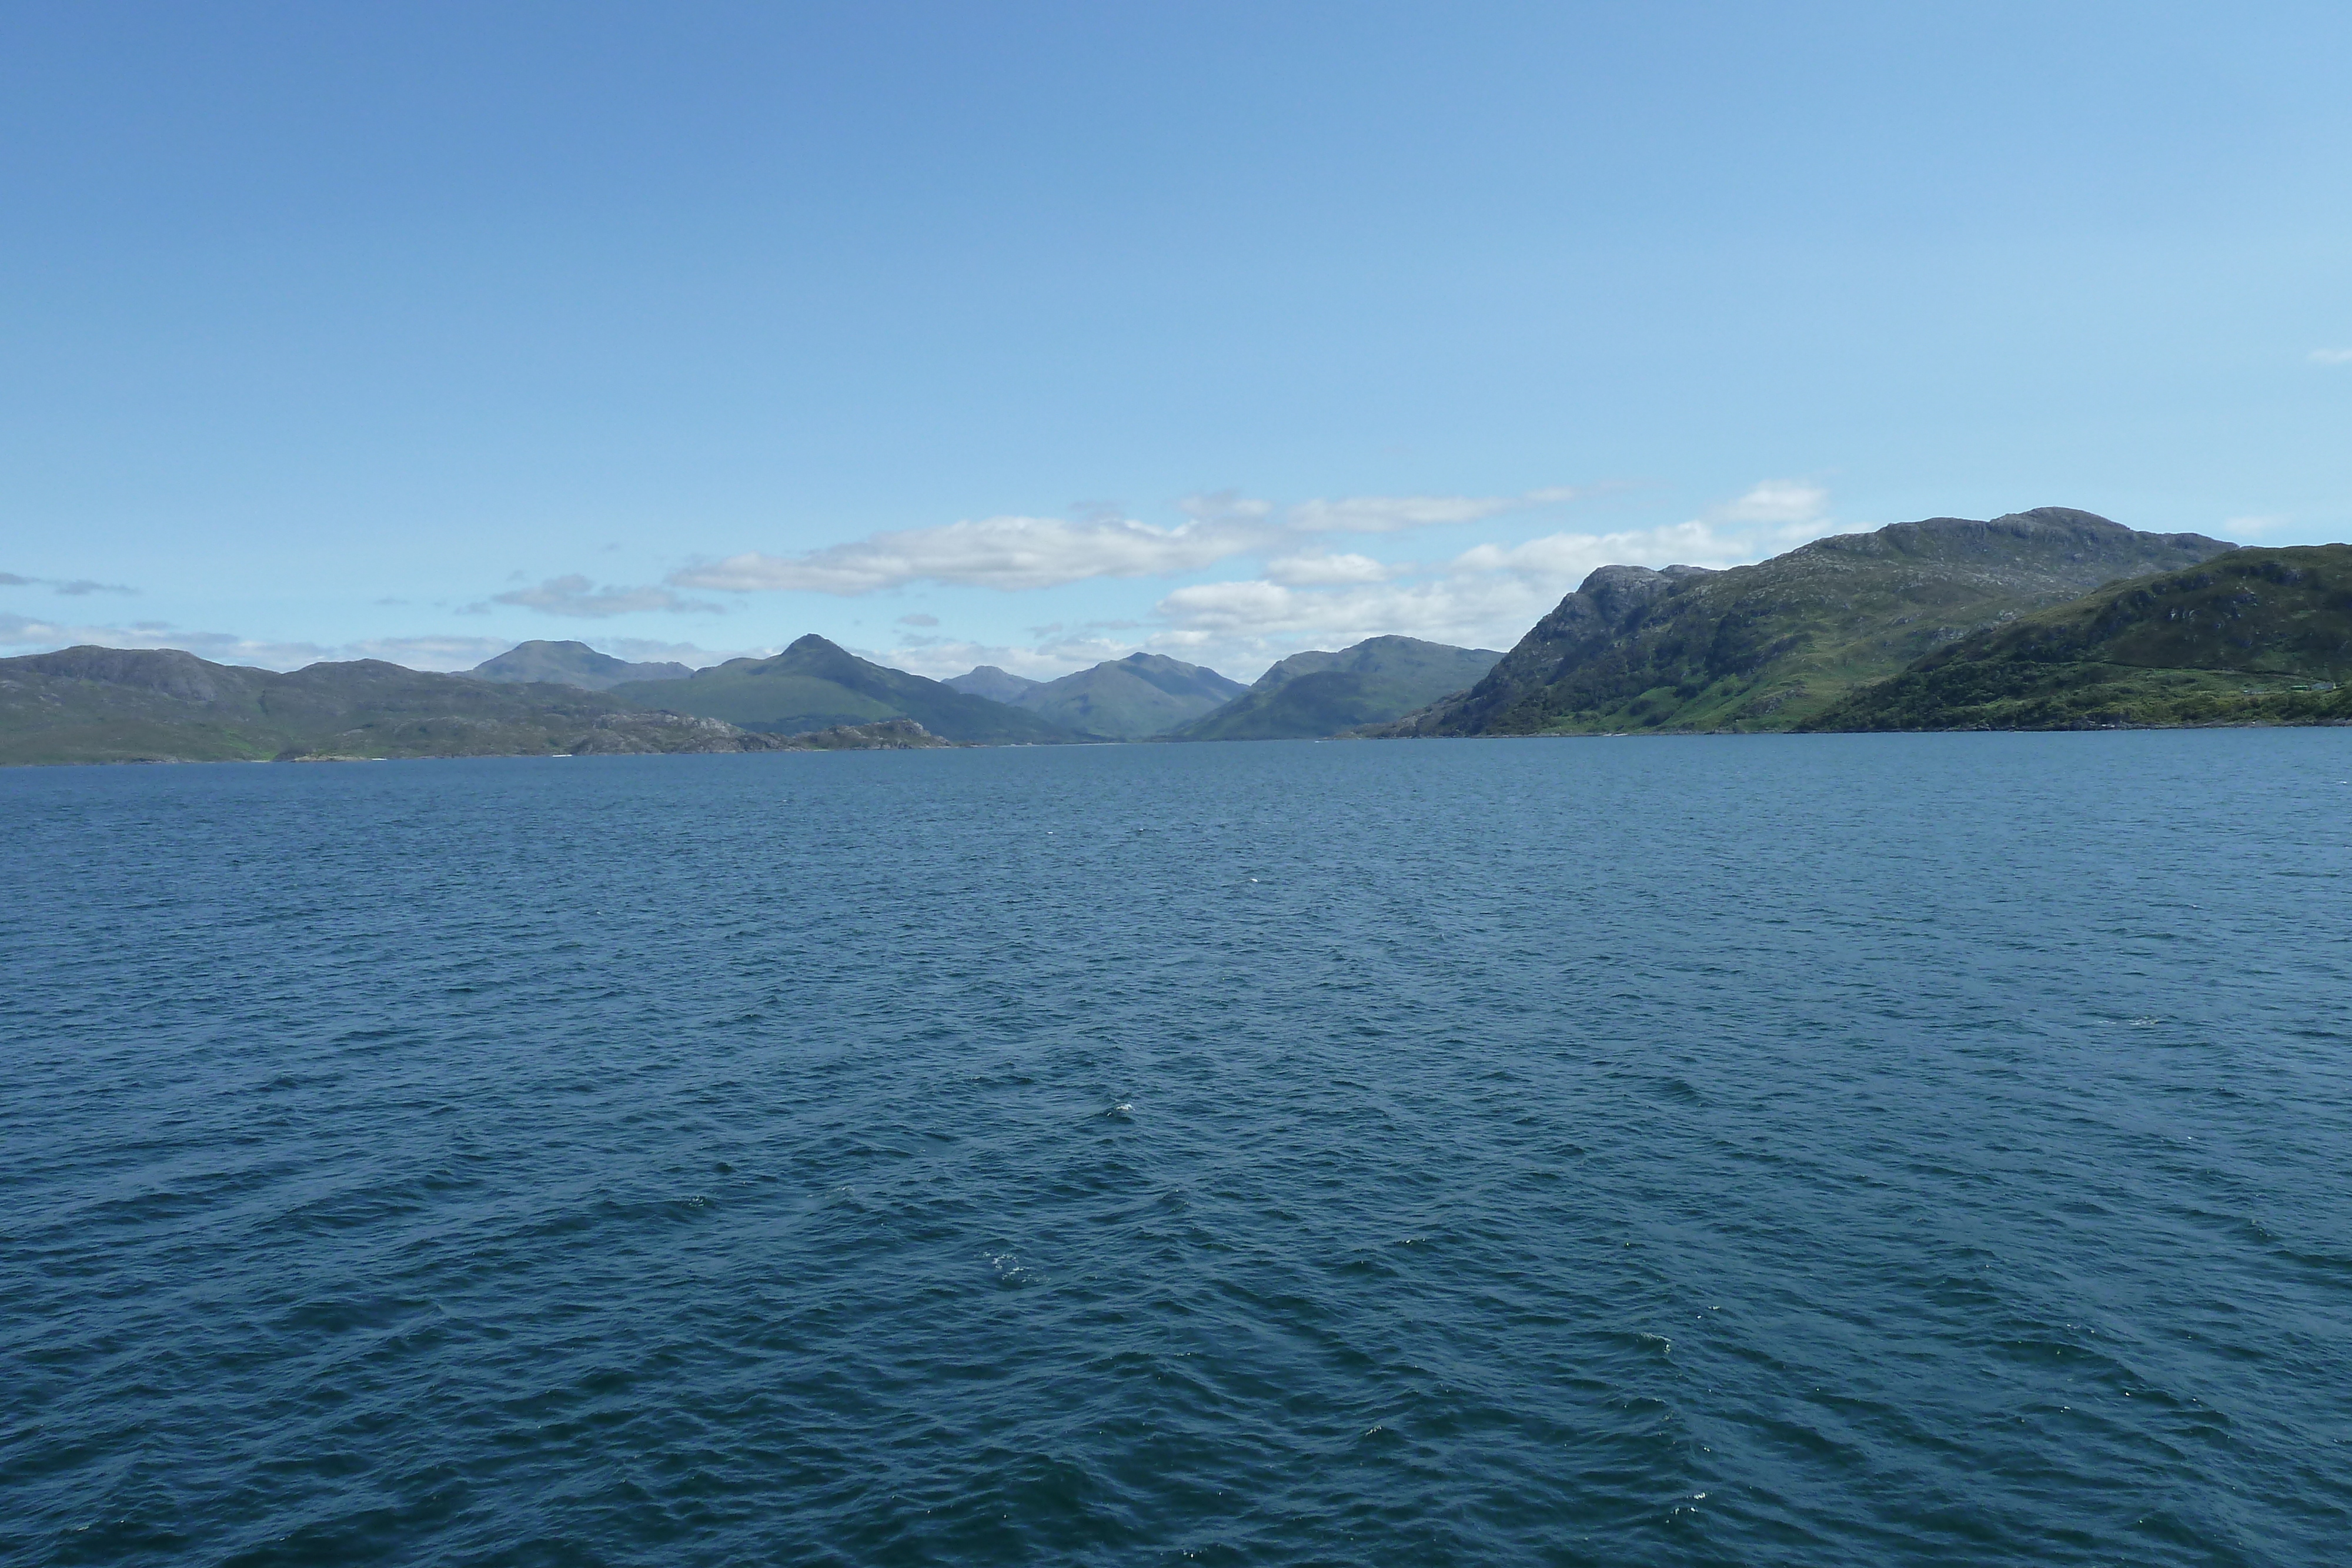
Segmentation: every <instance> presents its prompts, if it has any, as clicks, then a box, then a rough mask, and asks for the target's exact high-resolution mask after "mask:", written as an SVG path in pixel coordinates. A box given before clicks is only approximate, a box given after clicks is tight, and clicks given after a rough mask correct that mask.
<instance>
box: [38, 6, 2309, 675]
mask: <svg viewBox="0 0 2352 1568" xmlns="http://www.w3.org/2000/svg"><path fill="white" fill-rule="evenodd" d="M5 28H6V33H7V37H8V45H7V47H6V48H5V49H0V139H5V141H0V145H5V149H6V155H5V158H4V159H0V238H4V239H5V243H0V415H5V417H0V653H22V652H32V651H36V650H37V649H40V648H45V647H53V646H59V645H63V644H65V643H72V642H85V641H95V642H106V643H116V644H119V645H127V644H143V645H166V646H181V647H188V648H192V649H194V650H195V651H196V652H199V653H205V654H206V655H207V656H209V657H215V658H228V659H232V660H236V661H241V662H250V663H257V664H272V665H279V666H290V665H294V664H303V663H307V662H309V661H310V660H312V659H316V658H321V657H350V656H354V655H356V654H360V653H372V654H375V655H378V656H383V657H388V658H393V659H396V660H398V661H400V662H402V663H406V664H415V665H417V666H419V667H426V668H453V667H463V666H465V665H467V664H472V663H474V662H476V661H477V660H478V659H479V658H481V657H483V656H485V655H486V654H487V653H490V652H494V651H496V650H497V649H499V648H503V647H505V646H507V645H509V644H510V643H513V642H516V641H519V640H520V639H522V638H526V637H579V638H582V639H583V640H585V641H588V642H590V643H595V644H596V645H598V646H600V647H604V648H608V649H611V650H614V651H616V652H620V653H627V654H633V655H635V656H664V657H667V656H685V657H687V658H688V659H689V661H691V662H701V663H708V662H710V661H711V660H713V659H715V658H717V657H718V656H720V655H722V654H726V653H737V652H743V651H762V650H767V649H772V648H775V647H779V646H781V645H782V644H783V643H787V642H789V641H790V640H791V639H792V638H793V637H795V636H797V635H799V634H801V633H802V632H812V631H813V632H822V633H824V635H826V636H829V637H832V638H834V639H835V640H837V641H839V642H842V643H845V644H848V645H850V646H852V647H855V648H857V649H859V650H861V651H864V652H867V653H873V654H877V655H879V656H883V657H886V658H887V659H888V660H889V662H892V663H895V664H902V665H904V666H905V667H908V668H911V669H917V670H919V671H921V672H923V673H925V674H950V673H953V672H954V671H956V670H960V669H962V668H966V667H969V666H970V665H971V664H974V663H980V662H987V663H995V664H1004V665H1006V666H1007V667H1010V668H1013V669H1018V670H1022V671H1024V673H1027V674H1040V675H1042V674H1055V673H1059V672H1061V671H1064V670H1067V669H1070V668H1074V667H1076V666H1077V665H1079V664H1086V663H1091V662H1092V661H1093V660H1095V659H1097V658H1101V657H1107V656H1113V655H1116V654H1118V653H1125V652H1127V651H1129V650H1131V649H1133V648H1137V647H1150V648H1154V649H1157V650H1160V651H1163V652H1168V653H1175V654H1177V655H1178V656H1181V657H1188V658H1192V659H1195V660H1197V661H1200V662H1205V663H1209V664H1215V665H1216V666H1217V667H1219V668H1221V669H1223V670H1225V671H1226V672H1227V673H1229V674H1236V675H1242V676H1247V675H1251V674H1255V672H1256V671H1257V670H1258V669H1259V668H1262V667H1263V666H1264V664H1265V663H1267V662H1268V661H1270V660H1271V659H1272V658H1275V657H1278V656H1279V655H1280V654H1281V653H1285V652H1287V651H1291V650H1293V649H1297V648H1301V647H1313V646H1322V647H1330V646H1338V645H1340V644H1343V643H1348V642H1352V641H1355V640H1357V639H1358V638H1360V637H1362V636H1366V635H1370V634H1374V633H1377V632H1404V633H1408V634H1412V635H1420V636H1428V637H1434V638H1438V639H1440V640H1444V641H1449V642H1464V643H1483V644H1485V645H1487V646H1496V647H1501V646H1507V645H1508V643H1510V641H1512V640H1513V639H1515V638H1516V637H1517V635H1518V634H1519V632H1522V631H1524V630H1525V629H1526V627H1527V626H1528V624H1529V623H1530V622H1532V621H1533V620H1534V619H1535V618H1536V616H1537V615H1538V614H1539V613H1540V612H1542V611H1543V610H1544V609H1546V608H1549V605H1550V604H1551V603H1552V602H1553V601H1556V600H1557V599H1558V598H1559V595H1560V594H1561V593H1562V592H1564V591H1567V590H1568V589H1569V588H1571V587H1573V586H1574V584H1575V582H1576V581H1577V580H1579V579H1580V577H1581V576H1582V575H1583V573H1584V572H1585V571H1586V570H1590V569H1591V567H1592V566H1594V565H1598V564H1601V563H1602V562H1604V561H1608V560H1633V561H1641V562H1645V563H1648V564H1654V565H1656V564H1664V563H1666V562H1668V561H1672V560H1690V561H1696V562H1700V563H1703V564H1717V565H1720V564H1727V563H1729V562H1732V561H1736V560H1741V559H1755V558H1757V557H1759V556H1760V555H1764V554H1769V553H1773V552H1775V551H1777V550H1780V549H1786V548H1788V547H1789V546H1790V545H1791V544H1793V543H1796V542H1799V541H1800V540H1801V539H1803V538H1811V537H1814V536H1816V535H1819V534H1822V533H1827V532H1843V531H1848V530H1852V529H1855V528H1867V527H1874V526H1876V525H1878V524H1881V523H1885V522H1890V521H1895V520H1897V519H1902V518H1911V517H1929V516H1936V515H1939V514H1954V515H1959V516H1969V517H1986V516H1991V515H1994V514H1997V513H2000V512H2003V511H2010V510H2015V509H2019V508H2022V507H2031V506H2037V505H2045V504H2058V505H2069V506H2079V507H2088V508H2091V509H2093V510H2095V511H2099V512H2102V513H2104V514H2105V515H2107V516H2110V517H2115V518H2116V520H2118V521H2121V522H2125V523H2128V524H2131V525H2133V526H2135V527H2138V528H2156V529H2165V530H2174V529H2196V530H2198V531H2200V532H2205V533H2212V534H2219V535H2222V536H2224V537H2228V538H2237V539H2241V540H2242V541H2245V542H2249V543H2266V544H2278V543H2305V542H2316V541H2320V540H2327V539H2340V538H2347V537H2352V439H2347V436H2352V430H2347V423H2352V419H2347V416H2352V90H2347V65H2348V64H2352V7H2346V6H2345V5H2341V4H2340V0H2338V3H2334V4H2326V5H2318V4H2314V5H2294V4H2280V5H2236V6H2223V5H2193V6H2192V5H2149V4H2137V5H2066V4H2049V3H2044V4H2040V5H2000V4H1969V5H1900V6H1895V5H1883V4H1871V5H1803V4H1775V5H1764V4H1757V5H1728V4H1715V5H1681V4H1674V3H1671V0H1668V3H1646V4H1623V5H1574V4H1559V3H1555V4H1549V5H1477V4H1454V5H1388V4H1379V3H1355V4H1344V5H1341V4H1334V5H1322V4H1280V3H1268V0H1258V3H1255V4H1251V5H1224V4H1219V3H1213V0H1188V3H1186V4H1182V5H1158V4H1150V3H1140V0H1122V3H1120V4H1117V5H1109V4H1100V5H1031V4H978V3H971V0H961V3H956V4H944V3H942V4H894V3H890V0H881V3H877V4H866V5H856V6H846V5H822V6H819V5H781V4H762V5H732V4H684V5H650V4H647V5H601V4H593V3H582V0H567V3H565V4H561V5H536V4H496V3H490V4H484V3H481V0H474V3H470V4H463V5H438V4H420V3H404V4H401V5H378V6H321V5H314V4H307V3H306V4H285V5H241V4H230V3H214V4H207V5H202V6H190V5H176V4H96V5H68V4H63V3H54V4H19V5H12V6H10V7H9V8H8V9H7V11H6V13H5ZM682 650H683V652H681V651H682Z"/></svg>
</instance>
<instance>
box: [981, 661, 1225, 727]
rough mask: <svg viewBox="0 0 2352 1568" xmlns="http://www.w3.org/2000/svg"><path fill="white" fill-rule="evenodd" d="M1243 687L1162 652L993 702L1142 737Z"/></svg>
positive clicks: (1203, 710) (1206, 708)
mask: <svg viewBox="0 0 2352 1568" xmlns="http://www.w3.org/2000/svg"><path fill="white" fill-rule="evenodd" d="M980 673H981V672H980V671H978V670H974V671H972V672H971V674H969V675H963V676H960V677H958V678H959V679H961V680H966V681H968V680H971V678H972V676H973V675H978V674H980ZM996 674H998V675H1001V676H1003V678H1004V679H1005V680H1017V679H1019V677H1018V676H1014V675H1004V672H1003V671H1002V670H999V671H997V672H996ZM992 684H993V683H992ZM1247 689H1248V688H1247V687H1245V686H1244V685H1242V684H1241V683H1240V682H1239V681H1232V680H1227V679H1226V678H1225V677H1224V676H1223V675H1221V674H1217V672H1216V671H1214V670H1212V669H1208V668H1205V667H1204V666H1202V665H1200V664H1185V663H1184V662H1183V661H1181V659H1171V658H1169V657H1168V656H1167V655H1166V654H1164V653H1129V655H1128V656H1127V657H1126V658H1124V659H1114V660H1111V661H1109V662H1108V663H1105V664H1097V665H1095V666H1094V667H1093V668H1092V669H1087V670H1080V671H1079V672H1078V673H1077V674H1074V675H1064V676H1063V677H1062V678H1061V679H1060V680H1058V681H1045V682H1042V683H1032V684H1031V685H1029V686H1028V688H1027V689H1026V690H1024V691H1021V692H1018V693H1016V694H1014V695H1013V696H1011V697H1006V698H1000V699H998V700H1000V701H1006V702H1010V703H1012V704H1013V706H1016V707H1020V708H1025V709H1026V710H1028V711H1029V712H1031V713H1034V714H1036V715H1038V716H1041V717H1044V718H1047V719H1051V720H1052V721H1053V722H1054V723H1055V724H1058V725H1060V726H1062V727H1064V728H1066V729H1072V730H1076V731H1078V732H1079V733H1081V734H1085V735H1098V736H1101V737H1104V738H1106V739H1109V740H1145V739H1149V738H1150V737H1152V736H1155V735H1165V734H1167V733H1168V732H1169V731H1170V730H1171V729H1174V728H1175V727H1177V726H1179V725H1181V724H1182V723H1184V722H1185V721H1186V720H1187V719H1192V718H1198V717H1199V716H1201V715H1202V714H1205V713H1208V712H1210V711H1211V710H1213V709H1214V708H1217V707H1219V706H1223V704H1225V703H1227V702H1229V701H1231V700H1232V699H1233V698H1234V697H1237V696H1239V695H1241V694H1242V693H1243V692H1244V691H1246V690H1247Z"/></svg>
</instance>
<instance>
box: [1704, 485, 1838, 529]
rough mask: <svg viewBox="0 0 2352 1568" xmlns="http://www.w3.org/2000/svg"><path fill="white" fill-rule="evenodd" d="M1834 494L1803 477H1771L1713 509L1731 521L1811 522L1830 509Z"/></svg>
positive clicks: (1712, 514) (1716, 515)
mask: <svg viewBox="0 0 2352 1568" xmlns="http://www.w3.org/2000/svg"><path fill="white" fill-rule="evenodd" d="M1829 504H1830V493H1829V492H1828V491H1827V490H1824V489H1822V487H1821V486H1818V485H1809V484H1807V483H1806V482H1805V481H1803V480H1802V479H1767V480H1764V481H1763V482H1762V483H1761V484H1758V485H1755V486H1750V487H1749V488H1748V493H1747V494H1746V495H1744V496H1742V497H1739V498H1738V500H1736V501H1728V502H1726V503H1725V504H1724V505H1722V506H1720V507H1714V508H1712V509H1710V510H1709V511H1708V513H1707V516H1708V517H1714V518H1716V519H1717V520H1719V521H1722V522H1727V523H1810V522H1812V521H1813V520H1814V519H1816V518H1818V517H1821V515H1822V513H1823V512H1824V511H1826V510H1828V508H1829Z"/></svg>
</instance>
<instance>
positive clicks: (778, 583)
mask: <svg viewBox="0 0 2352 1568" xmlns="http://www.w3.org/2000/svg"><path fill="white" fill-rule="evenodd" d="M1580 494H1582V492H1580V491H1576V490H1570V489H1547V490H1534V491H1530V492H1528V494H1526V495H1524V496H1502V497H1471V496H1358V497H1349V498H1346V499H1342V500H1338V501H1328V500H1313V501H1301V502H1299V503H1298V504H1297V505H1296V506H1293V507H1288V508H1286V509H1277V508H1276V507H1274V506H1273V505H1272V504H1270V503H1268V502H1265V501H1257V500H1251V499H1248V498H1246V497H1237V496H1234V495H1231V494H1225V495H1216V496H1195V497H1190V498H1189V499H1187V500H1186V501H1185V502H1184V503H1183V505H1182V508H1181V509H1182V510H1183V511H1184V513H1185V514H1186V517H1187V518H1188V520H1187V521H1185V522H1183V523H1181V524H1178V525H1177V526H1175V527H1173V528H1160V527H1155V526H1154V525H1152V524H1150V523H1145V522H1139V521H1137V520H1136V519H1135V518H1133V517H982V518H979V519H977V520H966V521H963V522H956V523H949V524H946V525H944V526H942V527H940V528H905V529H899V530H896V531H893V532H888V533H878V534H869V535H868V536H866V538H862V539H855V540H852V541H851V542H849V543H847V544H838V545H828V546H826V547H825V548H824V549H816V550H809V551H805V552H803V553H802V554H800V555H791V556H778V555H764V554H761V553H760V552H758V551H750V552H746V553H745V554H742V555H733V556H729V557H727V558H726V559H723V560H716V561H706V562H701V563H698V564H697V565H694V566H690V567H688V568H686V569H685V570H680V571H675V572H672V573H671V574H670V576H669V578H668V582H669V585H670V586H671V587H672V588H690V589H702V590H706V591H707V590H712V589H717V590H720V591H731V592H737V593H757V592H773V591H798V592H803V593H829V594H835V595H841V596H844V597H855V596H857V595H861V594H867V593H878V592H881V591H885V590H887V589H894V588H906V587H909V586H911V585H913V584H916V583H925V582H928V583H940V584H947V585H952V586H957V587H966V588H993V589H997V590H1000V591H1004V592H1021V591H1025V590H1030V589H1039V588H1059V587H1062V586H1063V585H1065V584H1066V583H1072V582H1084V581H1087V580H1092V579H1096V578H1138V577H1175V576H1180V575H1181V574H1183V573H1185V572H1191V571H1200V570H1204V569H1206V568H1208V567H1212V566H1215V565H1216V564H1218V563H1219V562H1221V561H1225V560H1230V559H1233V558H1234V557H1235V556H1241V555H1250V554H1255V553H1258V552H1262V551H1267V550H1275V551H1281V550H1284V549H1286V548H1292V547H1295V546H1297V544H1298V543H1300V542H1301V541H1303V540H1304V539H1305V538H1307V536H1312V535H1317V534H1327V533H1366V534H1390V533H1400V532H1402V531H1404V530H1406V529H1409V528H1432V527H1436V526H1438V525H1442V524H1449V523H1450V524H1459V523H1473V522H1479V521H1483V520H1486V519H1487V518H1491V517H1501V516H1503V515H1504V514H1506V513H1508V512H1517V511H1526V510H1528V509H1530V508H1533V507H1546V506H1556V505H1559V503H1561V502H1565V501H1569V500H1573V499H1575V498H1576V497H1578V496H1579V495H1580ZM1316 557H1317V558H1318V559H1319V557H1320V552H1319V551H1317V552H1316ZM1341 559H1348V560H1351V561H1362V560H1364V559H1365V558H1364V557H1361V556H1354V557H1347V558H1341ZM502 600H503V601H504V602H509V603H511V602H520V601H516V600H510V599H503V596H502Z"/></svg>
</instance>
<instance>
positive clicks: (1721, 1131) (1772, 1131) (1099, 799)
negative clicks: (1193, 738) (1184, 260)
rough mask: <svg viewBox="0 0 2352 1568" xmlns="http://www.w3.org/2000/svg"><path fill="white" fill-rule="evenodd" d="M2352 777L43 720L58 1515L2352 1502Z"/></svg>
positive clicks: (1578, 1525) (483, 1522) (44, 991)
mask: <svg viewBox="0 0 2352 1568" xmlns="http://www.w3.org/2000/svg"><path fill="white" fill-rule="evenodd" d="M2347 779H2352V732H2347V731H2343V730H2318V731H2298V732H2256V731H2235V732H2204V733H2188V734H2132V735H2066V736H2044V737H2033V736H2011V737H2003V736H1945V737H1821V738H1810V739H1809V738H1781V739H1775V738H1726V739H1692V740H1633V741H1608V740H1594V741H1566V742H1465V743H1419V744H1403V743H1399V744H1388V745H1376V744H1354V745H1350V744H1326V745H1312V744H1259V745H1225V746H1217V745H1204V746H1191V747H1093V748H1074V749H1064V750H1051V749H1039V750H981V751H954V752H943V753H901V754H846V755H771V756H753V757H707V758H705V757H679V758H605V759H592V758H575V759H570V760H506V761H462V762H413V763H388V764H380V765H369V766H358V765H352V766H340V767H334V766H330V767H300V768H298V767H290V766H279V767H253V766H239V765H226V766H215V767H184V768H58V769H18V770H14V771H10V772H7V773H5V774H0V890H4V895H0V952H4V953H5V988H0V1067H5V1097H0V1147H5V1155H6V1158H5V1164H0V1366H5V1375H6V1381H5V1391H0V1498H5V1505H0V1557H5V1558H6V1559H8V1560H10V1561H20V1562H26V1563H31V1562H42V1563H167V1562H168V1563H180V1562H203V1563H215V1562H218V1563H370V1562H383V1563H533V1564H537V1563H648V1564H653V1563H658V1564H674V1563H675V1564H701V1563H709V1564H720V1563H727V1564H733V1563H769V1562H772V1563H957V1564H963V1563H1102V1564H1112V1563H1118V1564H1126V1563H1155V1562H1176V1561H1197V1562H1201V1563H1380V1564H1391V1563H1482V1564H1483V1563H1498V1564H1513V1563H1608V1564H1646V1563H1659V1564H1666V1563H1674V1564H1681V1563H1727V1564H1728V1563H1739V1564H1756V1563H1789V1564H1807V1565H1820V1564H1857V1565H1860V1564H1871V1565H1876V1564H1886V1563H2036V1564H2053V1563H2055V1564H2064V1563H2116V1564H2139V1563H2248V1564H2254V1563H2262V1564H2271V1563H2331V1562H2332V1563H2341V1562H2346V1561H2352V1479H2347V1478H2352V1103H2347V1090H2352V1071H2347V1053H2348V1052H2352V1022H2347V1009H2352V937H2347V930H2352V922H2347V915H2352V911H2348V910H2347V892H2352V877H2347V871H2352V851H2347V808H2352V784H2347Z"/></svg>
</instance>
